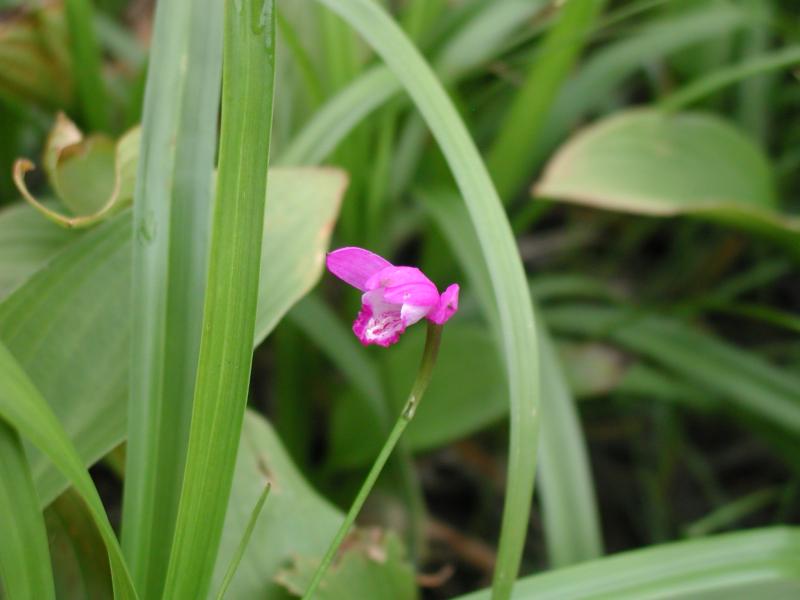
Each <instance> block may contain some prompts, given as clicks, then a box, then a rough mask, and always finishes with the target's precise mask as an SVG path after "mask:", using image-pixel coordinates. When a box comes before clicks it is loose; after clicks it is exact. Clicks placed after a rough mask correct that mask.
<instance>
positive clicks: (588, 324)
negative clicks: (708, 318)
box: [545, 304, 800, 436]
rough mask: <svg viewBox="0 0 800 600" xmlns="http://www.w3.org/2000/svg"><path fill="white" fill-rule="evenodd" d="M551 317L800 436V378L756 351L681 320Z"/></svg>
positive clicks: (582, 314) (606, 312)
mask: <svg viewBox="0 0 800 600" xmlns="http://www.w3.org/2000/svg"><path fill="white" fill-rule="evenodd" d="M545 315H546V320H547V322H548V323H549V324H550V325H551V326H552V327H553V328H554V329H555V330H556V331H559V332H562V333H568V334H571V335H581V336H589V337H593V338H594V337H602V338H606V339H610V340H611V341H613V342H615V343H617V344H620V345H621V346H623V347H625V348H626V349H628V350H630V351H632V352H636V353H638V354H641V355H642V356H644V357H647V358H648V359H650V360H652V361H655V362H657V363H659V364H661V365H662V366H664V367H666V368H667V369H669V370H670V371H672V372H674V373H677V374H679V375H681V376H682V377H684V378H685V379H686V380H688V381H690V382H693V383H694V384H696V385H700V386H702V387H703V388H704V389H710V390H713V391H714V392H716V393H717V394H719V395H720V396H722V397H723V398H725V399H728V401H730V402H732V403H734V404H735V406H736V407H738V408H739V409H741V410H743V411H745V412H747V413H750V414H753V415H756V416H758V417H760V418H762V419H764V420H766V421H768V422H771V423H772V424H773V425H774V426H775V427H777V428H779V429H782V430H785V431H787V432H789V433H790V434H791V435H793V436H796V435H797V434H798V432H800V377H798V376H797V375H795V374H794V373H790V372H788V371H786V370H782V369H779V368H778V367H775V366H773V365H771V364H770V363H768V362H766V361H765V360H764V359H763V358H762V357H760V356H758V355H757V354H755V353H752V352H748V351H746V350H743V349H739V348H736V347H735V346H733V345H731V344H728V343H726V342H724V341H722V340H719V339H717V338H715V337H714V336H712V335H709V334H707V333H702V332H701V331H698V330H696V329H694V328H692V327H690V326H688V325H686V324H684V323H682V322H681V321H678V320H676V319H669V318H666V317H660V316H658V315H653V314H647V313H642V312H639V311H635V310H631V309H625V308H613V307H606V306H596V305H590V304H573V305H561V306H558V307H554V308H551V309H548V310H547V312H546V313H545Z"/></svg>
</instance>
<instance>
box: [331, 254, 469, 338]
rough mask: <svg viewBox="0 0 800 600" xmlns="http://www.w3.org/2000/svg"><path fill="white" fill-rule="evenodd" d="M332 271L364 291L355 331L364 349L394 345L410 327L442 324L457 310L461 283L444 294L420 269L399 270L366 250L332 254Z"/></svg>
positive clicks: (406, 268) (354, 324)
mask: <svg viewBox="0 0 800 600" xmlns="http://www.w3.org/2000/svg"><path fill="white" fill-rule="evenodd" d="M327 265H328V270H329V271H330V272H331V273H333V274H334V275H336V277H338V278H339V279H341V280H342V281H344V282H345V283H348V284H350V285H352V286H353V287H354V288H357V289H359V290H361V291H362V292H364V293H363V295H362V296H361V311H360V312H359V313H358V316H357V317H356V320H355V322H354V323H353V333H355V334H356V337H358V339H359V340H361V343H362V344H364V345H365V346H366V345H369V344H377V345H378V346H383V347H387V346H391V345H392V344H394V343H396V342H397V340H399V339H400V334H402V333H403V332H404V331H405V330H406V327H408V326H409V325H413V324H414V323H416V322H417V321H419V320H421V319H423V318H425V319H428V320H429V321H431V322H433V323H436V324H437V325H443V324H444V323H446V322H447V320H448V319H450V317H452V316H453V314H455V312H456V311H457V310H458V289H459V288H458V284H456V283H454V284H452V285H450V286H449V287H448V288H447V289H446V290H445V291H444V293H442V294H439V290H438V289H437V288H436V286H435V285H434V284H433V282H432V281H431V280H430V279H428V278H427V277H426V276H425V274H424V273H423V272H422V271H420V270H419V269H417V268H416V267H396V266H394V265H393V264H392V263H390V262H389V261H388V260H386V259H385V258H383V257H381V256H378V255H377V254H374V253H373V252H370V251H369V250H364V249H363V248H356V247H347V248H339V249H338V250H334V251H333V252H330V253H329V254H328V259H327Z"/></svg>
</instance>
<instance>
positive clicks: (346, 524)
mask: <svg viewBox="0 0 800 600" xmlns="http://www.w3.org/2000/svg"><path fill="white" fill-rule="evenodd" d="M441 339H442V326H441V325H436V324H435V323H431V322H429V323H428V335H427V337H426V339H425V349H424V350H423V352H422V361H421V362H420V365H419V371H418V372H417V378H416V380H415V381H414V385H413V387H412V388H411V393H410V394H409V395H408V400H406V404H405V406H404V407H403V410H402V412H401V413H400V416H399V417H397V421H396V422H395V424H394V427H393V428H392V431H391V433H389V437H388V438H387V439H386V442H384V444H383V448H381V451H380V453H379V454H378V457H377V458H376V459H375V462H374V463H373V465H372V468H371V469H370V470H369V474H368V475H367V478H366V479H365V480H364V483H363V484H361V489H360V490H358V494H357V495H356V498H355V500H353V504H352V505H351V506H350V510H349V511H348V513H347V516H346V517H345V519H344V521H343V522H342V525H341V526H340V527H339V531H337V532H336V537H334V538H333V541H332V542H331V545H330V546H329V547H328V551H327V552H326V553H325V556H324V557H323V559H322V562H321V563H320V564H319V567H317V570H316V572H315V573H314V578H313V579H312V580H311V583H310V584H309V586H308V589H307V590H306V593H305V594H304V595H303V600H311V598H312V597H313V595H314V592H315V591H316V589H317V587H318V586H319V584H320V581H322V578H323V576H324V575H325V572H326V571H327V570H328V567H329V566H330V564H331V562H332V561H333V557H334V556H336V551H337V550H338V549H339V546H340V545H341V543H342V541H343V540H344V538H345V536H346V535H347V532H348V531H349V530H350V527H352V525H353V522H354V521H355V520H356V517H357V516H358V513H359V512H361V507H362V506H364V502H365V501H366V500H367V496H369V493H370V492H371V491H372V488H373V487H374V486H375V482H376V481H377V480H378V476H379V475H380V474H381V471H382V470H383V467H384V465H386V461H387V460H389V456H390V455H391V453H392V450H394V447H395V446H396V445H397V442H398V440H399V439H400V436H401V435H402V434H403V431H404V430H405V428H406V427H407V426H408V424H409V423H410V422H411V419H413V418H414V413H415V412H416V410H417V407H418V406H419V403H420V400H422V395H423V394H424V393H425V390H426V389H427V387H428V383H429V382H430V380H431V374H432V373H433V365H434V364H435V363H436V356H437V355H438V354H439V343H440V342H441Z"/></svg>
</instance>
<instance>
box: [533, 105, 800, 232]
mask: <svg viewBox="0 0 800 600" xmlns="http://www.w3.org/2000/svg"><path fill="white" fill-rule="evenodd" d="M534 193H535V194H536V195H537V196H540V197H545V198H551V199H555V200H563V201H566V202H574V203H578V204H583V205H586V206H592V207H596V208H602V209H606V210H616V211H624V212H632V213H636V214H645V215H654V216H673V215H681V214H686V215H695V216H698V217H702V218H705V219H711V220H715V221H721V222H725V223H732V224H735V225H737V226H739V227H742V228H746V229H751V230H755V231H757V232H762V233H764V234H766V235H768V236H770V237H774V238H776V239H779V240H785V241H786V242H789V244H790V245H796V237H795V236H797V235H798V234H800V218H798V217H792V216H788V215H782V214H780V213H779V212H778V211H777V202H776V197H775V181H774V175H773V173H772V170H771V167H770V165H769V162H768V161H767V158H766V157H765V156H764V154H763V152H762V151H761V150H760V149H759V148H758V147H757V146H755V145H754V144H753V143H752V142H751V141H750V140H749V139H748V138H747V137H746V136H745V135H744V134H742V133H741V132H739V131H738V130H736V129H735V128H734V127H732V126H731V125H729V124H728V123H726V122H725V121H723V120H721V119H719V118H718V117H715V116H711V115H705V114H700V113H683V114H668V113H662V112H659V111H654V110H633V111H627V112H624V113H622V114H618V115H615V116H613V117H610V118H608V119H606V120H604V121H601V122H600V123H599V124H596V125H593V126H591V127H589V128H587V129H585V130H584V131H582V132H580V133H578V134H577V135H576V136H575V137H574V138H573V139H572V140H570V141H569V142H567V144H565V145H564V146H563V147H562V148H561V149H560V150H559V152H558V153H557V154H556V155H555V157H554V158H553V159H552V160H551V161H550V163H549V164H548V166H547V169H546V170H545V172H544V175H543V176H542V179H541V180H540V181H539V182H538V183H537V184H536V187H535V188H534ZM792 242H795V244H792Z"/></svg>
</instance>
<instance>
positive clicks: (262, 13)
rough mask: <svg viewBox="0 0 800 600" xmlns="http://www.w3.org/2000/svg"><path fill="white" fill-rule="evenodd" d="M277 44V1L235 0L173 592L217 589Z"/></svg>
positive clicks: (247, 349)
mask: <svg viewBox="0 0 800 600" xmlns="http://www.w3.org/2000/svg"><path fill="white" fill-rule="evenodd" d="M274 44H275V5H274V1H273V0H243V1H242V2H240V3H238V4H237V3H236V2H233V1H232V0H228V2H226V5H225V34H224V59H223V72H222V119H221V126H220V151H219V175H218V177H217V189H216V199H215V203H214V216H213V220H212V227H211V245H210V249H209V252H210V259H209V265H208V282H207V286H208V287H207V291H206V301H205V306H204V310H203V321H202V326H203V329H202V331H203V335H202V338H201V341H200V356H199V359H198V361H197V379H196V383H195V388H194V401H193V404H192V418H191V428H190V431H189V447H188V449H187V452H186V468H185V472H184V477H183V487H182V488H181V493H180V504H179V508H178V517H177V521H176V524H175V538H174V540H173V544H172V552H171V554H170V559H169V568H168V570H167V580H166V585H165V587H164V595H165V597H166V598H203V597H204V596H205V595H206V593H207V592H208V588H209V585H210V583H211V576H212V571H213V568H214V563H215V562H216V559H217V552H218V550H219V544H220V538H221V536H222V530H223V525H224V520H225V511H226V508H227V506H228V501H229V497H230V492H231V485H232V479H233V467H234V465H235V462H236V451H237V449H238V446H239V438H240V437H241V430H242V420H243V418H244V411H245V406H246V405H247V393H248V388H249V384H250V365H251V359H252V353H253V336H254V332H255V331H256V329H255V327H256V310H257V304H258V298H259V277H260V273H259V265H260V261H261V253H262V249H261V246H262V240H263V229H264V214H265V211H264V196H265V193H266V187H267V166H268V164H269V148H270V133H271V127H272V100H273V91H274V81H275V45H274ZM284 226H285V225H284ZM289 231H290V232H292V230H291V229H289ZM292 233H294V232H292ZM267 260H271V257H268V258H267ZM135 364H136V363H135V362H134V365H135ZM198 523H202V527H198V526H197V525H198Z"/></svg>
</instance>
